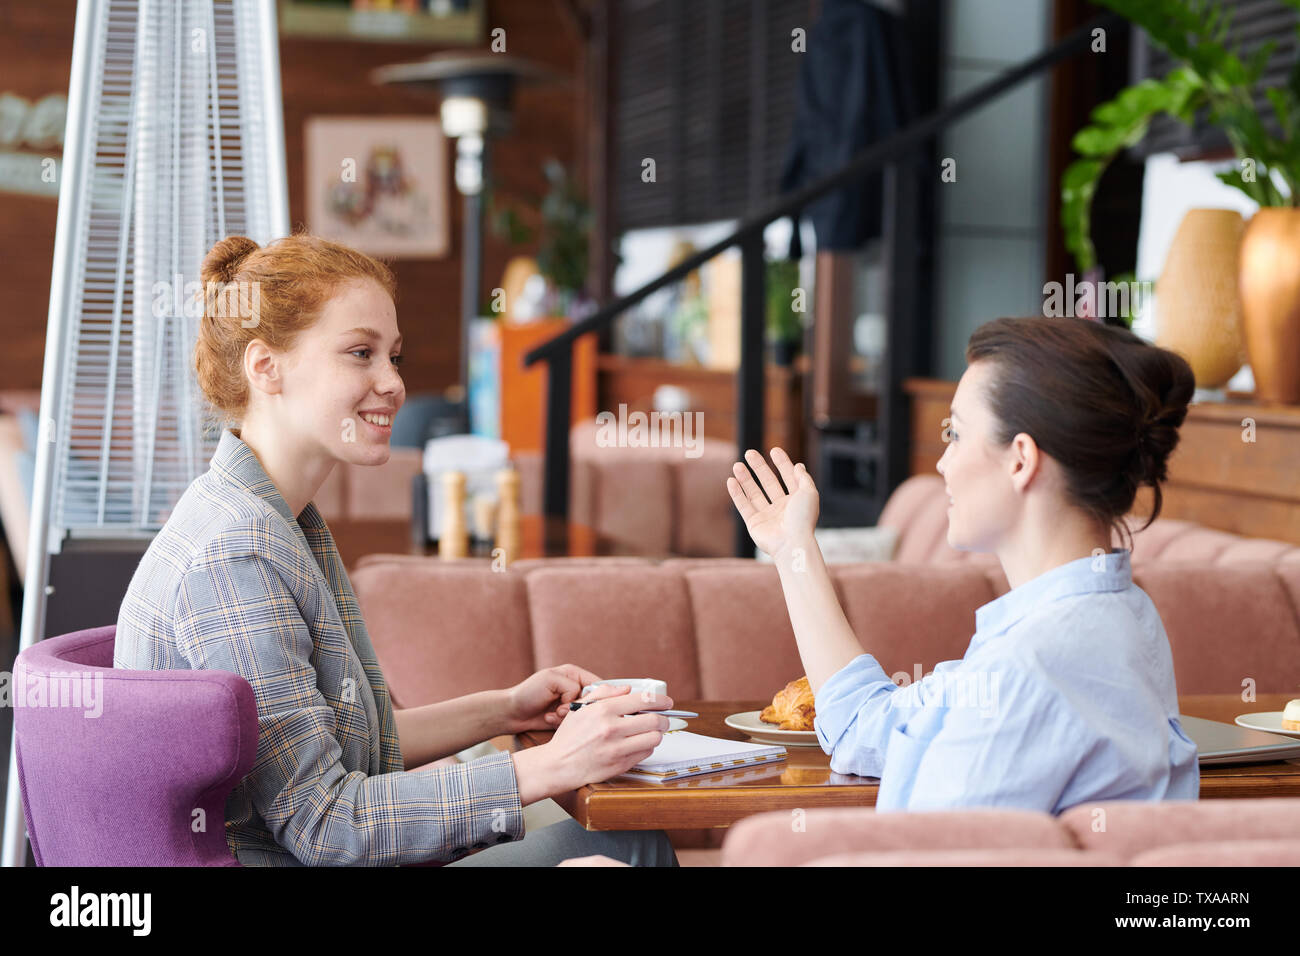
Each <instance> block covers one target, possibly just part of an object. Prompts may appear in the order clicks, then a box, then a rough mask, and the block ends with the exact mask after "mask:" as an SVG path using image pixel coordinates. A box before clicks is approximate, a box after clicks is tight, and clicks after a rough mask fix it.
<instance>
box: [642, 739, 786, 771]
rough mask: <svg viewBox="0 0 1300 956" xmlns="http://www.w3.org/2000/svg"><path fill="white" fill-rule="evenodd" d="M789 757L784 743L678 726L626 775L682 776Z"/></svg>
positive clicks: (753, 764) (750, 765)
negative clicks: (749, 740) (746, 740)
mask: <svg viewBox="0 0 1300 956" xmlns="http://www.w3.org/2000/svg"><path fill="white" fill-rule="evenodd" d="M785 758H786V750H785V748H784V747H779V746H772V745H771V744H750V743H744V742H742V741H739V740H725V739H723V738H721V737H706V736H704V735H703V734H693V733H691V732H690V731H686V730H678V731H674V732H672V733H668V734H664V739H663V740H662V741H661V742H660V744H659V746H658V747H656V748H655V751H654V753H652V754H651V755H650V756H649V757H647V758H646V759H645V760H643V761H641V762H640V763H639V764H637V765H636V766H635V767H633V768H632V769H631V770H628V771H627V772H626V773H625V774H624V775H623V776H627V777H635V778H637V779H639V780H650V781H664V780H679V779H681V778H682V777H692V776H695V775H696V774H701V773H721V772H722V771H724V770H734V769H736V768H737V767H754V766H757V765H759V764H764V763H775V762H776V761H778V760H784V759H785Z"/></svg>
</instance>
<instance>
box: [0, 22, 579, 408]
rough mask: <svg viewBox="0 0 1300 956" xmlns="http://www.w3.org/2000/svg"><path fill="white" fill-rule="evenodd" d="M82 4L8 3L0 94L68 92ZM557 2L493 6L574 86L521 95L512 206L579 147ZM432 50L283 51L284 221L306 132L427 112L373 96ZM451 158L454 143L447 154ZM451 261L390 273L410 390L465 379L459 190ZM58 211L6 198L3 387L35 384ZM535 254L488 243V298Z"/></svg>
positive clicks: (396, 94)
mask: <svg viewBox="0 0 1300 956" xmlns="http://www.w3.org/2000/svg"><path fill="white" fill-rule="evenodd" d="M76 7H77V4H76V0H42V2H41V3H39V4H34V3H31V2H30V0H0V91H4V90H10V91H13V92H15V93H17V94H19V95H22V96H25V97H28V98H29V99H36V98H38V97H40V96H43V95H45V94H46V93H50V92H55V91H61V92H66V91H67V88H68V78H69V74H70V70H71V63H72V39H73V36H72V34H73V27H74V24H75V20H76ZM562 8H563V5H562V4H555V3H541V2H538V0H491V2H490V3H489V4H488V29H489V30H491V29H493V28H495V27H501V28H503V29H504V30H505V31H506V44H507V46H506V50H507V52H508V53H510V54H513V55H517V56H521V57H524V58H526V59H530V60H534V61H536V62H538V63H542V64H545V65H547V66H550V67H552V68H553V69H556V70H559V71H561V72H563V73H564V74H565V75H567V76H569V77H571V78H572V80H571V81H570V82H569V83H568V84H564V85H557V86H552V87H541V88H537V89H531V90H527V89H526V90H523V91H521V93H520V95H519V96H518V98H517V102H516V113H515V127H514V131H513V132H512V133H511V134H509V135H508V136H507V137H506V138H504V139H502V140H501V141H499V142H496V143H494V144H493V155H492V173H493V175H494V177H495V178H496V180H497V182H498V186H499V190H500V192H501V193H502V194H503V195H505V196H511V195H514V196H523V195H528V194H532V195H536V196H540V195H541V194H542V193H543V192H544V191H545V188H546V182H545V178H544V177H543V175H542V170H541V163H542V161H543V160H545V159H546V158H548V157H551V156H554V157H555V158H557V159H559V160H561V161H562V162H565V163H568V164H570V165H571V166H572V164H574V162H575V160H576V159H577V158H578V157H579V156H580V153H581V150H582V149H584V148H585V146H584V145H583V143H582V133H583V130H582V127H581V124H580V119H581V117H582V115H583V114H582V94H583V91H584V84H583V81H582V75H583V74H582V63H581V52H582V51H581V40H580V38H579V35H578V33H577V32H576V31H575V30H574V29H573V26H572V24H571V23H570V22H568V20H567V14H566V13H564V12H563V9H562ZM436 49H437V48H436V47H432V46H428V45H420V44H396V43H394V44H389V43H373V42H353V41H335V40H310V39H302V38H296V37H295V38H287V39H285V40H283V41H282V42H281V44H280V65H281V73H282V86H283V91H284V121H285V146H286V155H287V156H288V172H289V215H290V222H291V224H292V226H294V227H297V226H299V225H300V224H302V223H303V221H304V218H305V213H304V201H303V122H304V120H305V119H306V118H307V117H309V116H314V115H367V116H375V115H432V114H433V111H434V109H435V108H436V101H435V100H434V99H433V98H432V97H431V96H429V95H427V94H418V93H415V92H412V91H408V90H401V89H396V88H387V87H377V86H373V85H372V84H371V83H370V81H369V79H368V74H369V72H370V70H371V69H372V68H373V67H376V66H381V65H383V64H386V63H400V62H404V61H409V60H416V59H420V58H422V57H424V56H427V55H428V54H429V53H432V52H435V50H436ZM449 149H450V147H449ZM450 158H451V157H450V156H449V157H448V159H449V161H448V163H447V168H448V182H447V189H448V190H449V197H450V199H451V200H452V203H451V206H452V222H451V233H452V245H451V255H450V256H448V257H446V258H444V259H430V260H402V261H398V262H396V263H394V271H395V272H396V274H397V280H398V302H397V317H398V322H399V324H400V326H401V330H402V334H403V337H404V339H405V354H406V361H405V364H404V365H403V375H404V378H405V380H406V387H407V390H408V391H409V392H417V391H438V390H441V389H442V388H445V387H446V386H448V385H450V384H452V383H453V382H454V381H455V380H456V376H457V375H458V370H459V363H460V355H459V338H458V335H457V325H458V321H459V320H458V316H459V315H460V255H461V246H460V230H461V203H460V197H459V194H458V193H456V192H455V186H454V184H453V183H452V182H451V167H452V163H451V162H450ZM56 213H57V203H56V202H55V200H53V199H37V198H30V197H26V196H19V195H15V194H12V193H0V287H2V288H4V290H5V309H4V312H3V315H2V317H0V322H2V323H3V324H2V325H0V328H2V329H3V332H4V341H5V348H4V349H2V350H0V382H2V383H4V386H5V387H6V388H39V387H40V382H41V369H42V362H43V356H44V347H45V327H46V321H47V317H48V309H49V288H50V270H51V262H52V258H53V255H54V226H55V216H56ZM531 251H532V250H531V249H530V248H528V247H522V248H511V247H509V246H507V245H506V243H505V242H504V241H503V240H501V239H498V238H496V237H495V236H493V235H492V234H491V233H490V232H488V233H487V234H486V237H485V247H484V260H483V290H484V294H485V295H486V294H487V293H488V292H490V290H491V289H492V288H494V287H495V286H497V285H498V284H499V282H500V277H501V274H502V271H503V269H504V268H505V263H506V261H507V259H508V258H509V257H510V256H512V255H515V254H517V253H519V252H531Z"/></svg>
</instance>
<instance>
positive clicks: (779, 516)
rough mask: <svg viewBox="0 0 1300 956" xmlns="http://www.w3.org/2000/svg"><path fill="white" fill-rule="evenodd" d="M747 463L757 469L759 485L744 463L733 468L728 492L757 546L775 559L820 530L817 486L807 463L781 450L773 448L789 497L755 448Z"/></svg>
mask: <svg viewBox="0 0 1300 956" xmlns="http://www.w3.org/2000/svg"><path fill="white" fill-rule="evenodd" d="M745 461H747V462H749V465H750V467H751V468H753V469H754V474H755V475H757V476H758V483H757V484H755V482H754V479H753V477H752V476H751V475H750V473H749V470H748V469H747V468H746V467H745V466H744V464H742V463H741V462H736V463H735V464H734V465H732V466H731V470H732V473H733V475H734V477H732V478H728V479H727V491H728V492H729V493H730V494H731V500H732V503H734V504H735V506H736V510H737V511H739V512H740V516H741V517H742V518H744V519H745V527H746V528H747V529H748V531H749V536H750V537H751V538H753V539H754V544H756V545H758V547H759V548H761V549H762V550H763V551H764V552H765V553H767V554H768V555H770V556H772V557H773V558H775V557H776V556H777V553H778V552H779V551H780V550H781V549H782V548H784V547H787V546H789V545H791V544H793V543H794V542H797V541H803V540H806V539H807V538H810V537H811V536H812V533H813V529H814V528H815V527H817V509H818V498H817V487H816V485H814V484H813V480H812V478H811V476H809V474H808V470H807V469H806V468H804V466H803V464H802V463H800V464H798V465H795V464H794V463H793V462H791V461H790V456H789V455H787V454H786V453H785V452H784V451H783V450H782V449H780V448H773V449H772V463H773V464H775V465H776V467H777V470H778V471H779V472H780V473H781V478H782V480H783V481H784V482H785V486H786V488H788V489H789V493H788V494H787V493H786V491H785V490H783V489H782V488H781V483H780V482H779V481H777V478H776V474H775V473H774V472H773V471H772V469H771V468H770V467H768V464H767V462H766V461H765V460H764V459H763V456H762V455H761V454H759V453H758V452H757V451H755V450H754V449H752V448H751V449H749V450H748V451H747V452H745ZM760 486H761V487H760ZM765 493H766V494H765Z"/></svg>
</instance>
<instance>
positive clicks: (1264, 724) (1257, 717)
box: [1237, 710, 1300, 737]
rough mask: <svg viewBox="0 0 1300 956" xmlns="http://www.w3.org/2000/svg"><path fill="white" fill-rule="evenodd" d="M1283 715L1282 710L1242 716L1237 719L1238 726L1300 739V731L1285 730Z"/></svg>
mask: <svg viewBox="0 0 1300 956" xmlns="http://www.w3.org/2000/svg"><path fill="white" fill-rule="evenodd" d="M1282 714H1283V711H1280V710H1266V711H1263V712H1262V713H1254V714H1241V715H1240V716H1239V717H1237V724H1238V726H1241V727H1249V728H1250V729H1251V730H1265V731H1268V732H1269V733H1270V734H1284V735H1285V736H1287V737H1300V730H1283V729H1282Z"/></svg>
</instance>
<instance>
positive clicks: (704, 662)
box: [351, 553, 1300, 865]
mask: <svg viewBox="0 0 1300 956" xmlns="http://www.w3.org/2000/svg"><path fill="white" fill-rule="evenodd" d="M831 575H832V579H833V581H834V585H835V588H836V591H837V593H838V595H839V598H840V601H841V603H842V605H843V607H844V609H845V613H846V616H847V617H848V620H849V624H850V625H851V626H852V628H853V630H854V632H855V633H856V635H857V636H858V639H859V640H860V641H861V643H862V646H863V648H864V649H866V650H869V651H870V652H871V653H873V654H875V655H876V657H877V658H878V659H879V660H880V661H881V663H882V665H883V666H884V668H885V670H886V672H888V673H890V674H893V675H895V679H896V680H899V681H900V682H901V681H902V679H903V677H904V675H906V679H909V680H910V679H913V678H914V677H915V675H916V674H917V673H918V672H920V673H926V672H929V671H930V670H932V669H933V668H934V666H935V664H937V663H939V662H940V661H944V660H951V659H955V658H960V657H961V656H962V655H963V654H964V652H965V650H966V646H967V644H968V643H969V640H970V637H971V634H972V632H973V630H974V616H975V610H976V609H977V608H978V607H980V606H981V605H983V604H986V603H988V602H989V601H991V600H993V599H994V598H996V597H998V596H999V595H1001V594H1003V593H1005V592H1006V590H1007V581H1006V578H1005V576H1004V575H1003V573H1002V571H1001V568H1000V567H998V566H996V565H995V566H988V565H986V564H982V563H976V562H948V563H940V564H908V563H902V562H875V563H864V564H844V565H834V566H832V567H831ZM1134 576H1135V579H1136V581H1137V583H1138V585H1139V586H1140V587H1142V588H1143V589H1145V590H1146V591H1147V593H1148V594H1149V595H1150V596H1151V598H1152V600H1153V601H1154V602H1155V604H1156V607H1157V608H1158V609H1159V610H1160V613H1161V617H1162V619H1163V621H1164V623H1165V628H1166V631H1167V632H1168V634H1169V639H1170V644H1171V647H1172V650H1173V658H1174V669H1175V675H1176V679H1177V683H1178V689H1179V692H1180V693H1182V694H1216V693H1239V692H1240V690H1241V686H1242V680H1243V679H1244V678H1246V677H1250V678H1253V679H1254V680H1255V682H1256V685H1257V689H1258V690H1259V692H1261V693H1270V692H1287V691H1291V690H1294V688H1295V687H1296V686H1297V685H1300V616H1298V612H1297V610H1296V609H1297V608H1298V607H1300V561H1295V560H1285V561H1277V562H1267V561H1257V560H1236V558H1235V557H1234V556H1233V554H1231V553H1229V554H1226V555H1225V554H1222V553H1221V554H1219V555H1218V563H1215V562H1214V561H1207V560H1202V561H1199V562H1183V561H1169V560H1161V559H1160V558H1159V557H1158V556H1157V557H1153V558H1152V559H1151V560H1147V561H1142V562H1135V572H1134ZM351 580H352V585H353V588H354V590H355V592H356V594H357V598H358V601H359V603H360V605H361V609H362V612H363V614H364V615H365V619H366V621H367V625H368V628H369V632H370V636H371V639H372V641H373V643H374V646H375V650H376V653H377V654H378V657H379V662H380V665H381V667H382V668H383V671H384V674H385V675H386V676H387V678H388V682H389V688H390V690H391V692H392V695H393V699H394V704H395V706H397V707H412V706H418V705H421V704H426V703H431V702H434V701H438V700H444V699H447V698H449V697H453V696H456V695H459V694H465V693H470V692H472V691H477V690H484V689H488V688H493V687H503V686H507V685H508V684H511V683H515V682H517V681H519V680H522V679H523V678H524V677H526V676H527V675H529V674H530V673H532V672H533V671H534V670H535V669H537V668H539V667H545V666H548V665H553V664H561V663H566V662H573V663H579V664H581V665H583V666H584V667H587V668H590V669H591V670H593V671H595V672H596V673H599V674H603V675H604V674H608V675H616V674H617V675H624V676H654V677H658V678H661V679H663V680H666V681H667V682H668V687H669V692H670V693H671V694H672V695H673V696H674V698H676V699H678V700H687V699H691V698H695V699H700V698H712V699H764V698H767V697H770V696H771V695H772V694H773V693H774V692H775V691H776V690H778V689H780V688H781V687H782V686H784V685H785V683H786V682H787V681H789V680H790V679H792V678H793V677H795V676H797V675H799V674H801V673H803V667H802V664H801V663H800V661H799V655H798V653H797V650H796V646H795V641H794V634H793V632H792V630H791V627H790V621H789V617H788V615H787V613H786V610H785V603H784V600H783V598H782V594H781V588H780V582H779V580H778V577H777V573H776V570H775V569H774V568H773V567H772V566H771V565H764V564H759V563H758V562H755V561H752V560H747V559H734V558H732V559H725V558H723V559H670V560H666V561H662V562H656V561H652V560H649V559H644V558H636V557H621V558H590V559H581V558H569V559H564V558H561V559H549V560H534V561H519V562H516V563H515V564H514V565H512V566H511V568H510V569H508V570H503V571H492V570H491V568H490V565H489V564H488V563H486V562H478V561H464V562H444V561H440V560H439V559H437V558H425V557H414V556H403V555H372V556H370V557H368V558H365V559H363V560H362V561H361V562H359V563H358V564H357V565H356V566H355V567H354V568H353V570H352V573H351ZM1211 802H1212V803H1214V804H1223V805H1228V806H1233V807H1237V808H1239V809H1238V810H1237V811H1236V813H1235V815H1234V814H1233V812H1231V811H1217V810H1214V809H1209V810H1207V811H1206V812H1207V813H1209V814H1211V816H1209V817H1203V818H1202V817H1196V816H1192V817H1184V816H1183V814H1186V813H1189V812H1195V811H1197V810H1198V805H1189V807H1183V808H1175V807H1173V805H1166V806H1155V807H1153V806H1151V805H1146V804H1143V805H1141V806H1137V807H1132V808H1125V807H1119V806H1116V807H1107V813H1108V814H1109V819H1110V820H1111V824H1110V826H1109V829H1108V831H1107V832H1108V833H1109V834H1110V836H1109V837H1107V838H1103V837H1096V836H1094V835H1093V834H1092V832H1091V831H1090V830H1089V829H1088V827H1087V825H1086V824H1087V823H1088V821H1087V820H1084V819H1083V815H1084V811H1082V810H1080V811H1079V812H1078V813H1076V814H1075V816H1069V815H1068V814H1067V815H1063V816H1062V818H1061V819H1060V820H1053V819H1052V818H1051V817H1050V816H1046V815H1035V814H1013V815H1011V816H1006V815H1003V816H974V817H970V818H966V817H965V816H964V815H962V814H957V815H955V816H953V817H952V818H951V819H948V818H944V817H934V816H930V817H929V819H928V820H927V821H923V822H918V823H915V824H911V823H907V822H906V821H905V820H903V819H901V818H904V817H906V816H908V815H892V819H886V818H889V817H891V815H888V814H884V815H881V817H880V818H879V819H878V820H877V818H876V816H875V814H874V812H873V811H871V810H859V811H834V812H833V813H836V814H843V817H842V819H841V817H838V816H833V815H832V816H827V817H825V819H824V820H823V819H822V818H821V817H820V815H819V814H812V813H810V814H809V816H808V822H807V832H804V833H798V834H797V836H798V837H800V838H805V837H807V836H808V834H809V833H813V832H818V833H821V832H826V833H831V832H833V831H834V830H835V828H836V827H841V826H842V827H844V828H846V829H844V831H843V833H844V834H845V835H844V836H843V838H834V839H832V838H831V837H829V836H828V837H827V841H828V842H827V843H825V844H824V845H823V844H816V841H814V840H811V839H809V840H806V841H795V842H794V843H790V842H788V841H786V840H785V838H788V837H789V836H790V834H791V825H790V824H791V821H790V816H789V814H788V813H777V814H764V815H760V816H759V817H756V818H753V821H742V824H741V825H738V826H737V827H735V828H733V830H732V831H730V835H729V836H727V834H725V833H721V832H719V833H715V834H713V835H711V837H710V840H708V841H706V842H705V845H706V846H707V845H709V843H710V842H711V843H712V844H713V845H714V846H716V845H717V843H718V841H719V840H720V839H721V838H722V837H723V836H726V837H727V842H726V844H725V847H726V851H725V855H724V859H725V861H726V862H728V863H732V864H737V865H747V864H756V863H765V862H775V861H778V860H779V862H782V863H794V862H809V861H812V860H814V859H821V858H823V857H825V856H827V855H829V854H830V853H831V851H832V850H833V851H834V852H835V853H836V854H840V855H842V854H843V853H846V852H847V853H851V854H854V855H853V856H852V858H841V859H838V860H835V861H833V862H838V863H850V862H852V863H861V864H865V865H890V864H897V863H902V862H911V863H925V864H932V865H944V864H957V863H968V864H979V865H988V864H993V863H1004V864H1012V865H1030V864H1035V865H1039V864H1041V865H1066V864H1068V865H1118V864H1121V863H1130V862H1131V863H1135V864H1150V863H1153V862H1157V863H1158V862H1161V861H1164V862H1166V863H1170V865H1174V864H1176V865H1214V864H1216V863H1225V864H1235V863H1236V862H1240V861H1246V860H1249V861H1251V862H1253V863H1256V864H1266V863H1267V862H1268V861H1272V860H1281V859H1287V860H1292V862H1295V861H1294V860H1293V859H1292V858H1291V857H1290V856H1287V854H1289V853H1292V852H1294V851H1295V850H1296V849H1297V847H1300V830H1297V829H1295V827H1291V828H1290V829H1288V828H1287V827H1286V826H1283V827H1281V828H1277V829H1268V828H1269V827H1272V825H1273V823H1274V822H1277V821H1278V820H1280V819H1281V818H1282V817H1286V816H1287V814H1290V817H1289V819H1291V820H1294V821H1300V812H1297V811H1300V800H1292V801H1283V802H1284V803H1288V804H1289V807H1287V808H1283V809H1282V810H1279V811H1277V812H1274V811H1271V810H1268V811H1267V814H1271V815H1267V816H1266V817H1260V818H1259V819H1260V820H1261V821H1262V822H1261V823H1260V824H1259V827H1258V828H1256V827H1255V825H1254V824H1253V823H1251V824H1249V825H1245V824H1243V825H1242V826H1237V825H1236V824H1235V823H1234V822H1233V821H1237V820H1254V819H1255V816H1253V815H1255V814H1260V813H1265V812H1266V810H1265V809H1261V807H1263V808H1267V807H1271V806H1272V804H1271V803H1270V802H1269V801H1261V800H1254V799H1252V800H1249V801H1245V800H1220V801H1207V805H1208V804H1209V803H1211ZM1279 805H1280V804H1279ZM1167 807H1168V808H1167ZM971 812H972V813H981V812H982V811H971ZM827 813H832V811H827ZM1215 813H1227V814H1228V815H1227V816H1219V817H1215V816H1212V815H1213V814H1215ZM1142 814H1167V816H1149V817H1141V815H1142ZM1134 815H1137V816H1134ZM1139 818H1140V819H1139ZM1134 820H1136V821H1137V822H1132V823H1131V825H1130V821H1134ZM1216 820H1217V821H1218V823H1217V824H1216V826H1217V829H1216V828H1215V827H1212V826H1209V825H1208V823H1207V822H1206V821H1216ZM945 821H946V822H945ZM823 822H825V823H826V827H825V829H824V830H823V829H820V828H821V827H822V824H823ZM1076 823H1077V825H1076ZM939 824H941V825H942V826H943V827H946V828H947V829H946V830H942V829H941V830H935V831H931V830H929V829H927V828H929V827H933V826H936V825H939ZM1297 825H1300V823H1298V824H1297ZM879 827H883V828H885V829H876V828H879ZM890 828H896V829H890ZM949 831H953V832H960V833H963V834H965V836H964V837H963V838H962V839H960V840H958V839H955V838H952V837H951V835H950V834H949V835H948V836H944V837H927V836H925V834H926V833H949ZM1148 832H1149V833H1150V834H1154V835H1155V836H1156V837H1158V838H1159V839H1156V840H1155V841H1154V842H1151V843H1149V844H1144V843H1142V840H1143V839H1146V837H1144V836H1142V834H1144V833H1148ZM1126 834H1127V835H1128V836H1127V837H1125V838H1124V839H1121V837H1122V836H1124V835H1126ZM1189 834H1190V835H1189ZM1216 834H1217V835H1218V836H1215V835H1216ZM1220 837H1221V839H1220ZM1283 839H1285V840H1292V841H1294V844H1283V843H1280V842H1278V841H1280V840H1283ZM1243 840H1264V841H1265V842H1264V843H1256V844H1249V845H1248V844H1244V843H1242V842H1241V841H1243ZM674 841H675V842H676V843H677V844H678V846H679V855H680V856H681V857H682V859H683V860H688V859H689V860H690V862H697V863H713V862H716V860H717V856H718V852H719V851H717V850H716V849H715V850H700V849H683V848H684V847H692V846H696V847H698V846H699V845H700V844H699V841H698V840H697V839H693V838H692V837H686V836H683V839H682V840H681V841H678V839H677V835H674ZM1126 841H1127V842H1126ZM1192 841H1194V842H1195V843H1196V845H1195V846H1186V847H1185V846H1182V845H1181V844H1182V843H1187V842H1192ZM1223 841H1228V842H1230V843H1231V844H1232V845H1230V846H1228V845H1224V846H1219V845H1218V844H1219V843H1220V842H1223ZM733 843H734V846H733ZM791 846H794V847H798V848H800V849H799V850H798V852H797V853H795V854H794V855H793V856H789V857H787V856H785V855H783V854H785V853H786V850H787V849H789V847H791ZM868 848H870V850H869V851H868ZM814 849H815V850H816V851H817V852H816V853H815V855H809V854H810V853H811V852H812V851H813V850H814ZM895 850H896V851H897V852H893V851H895ZM823 851H824V852H823ZM891 852H893V855H890V853H891ZM863 853H866V854H867V856H860V854H863ZM1184 861H1188V862H1184ZM1191 861H1203V862H1200V863H1195V864H1193V862H1191Z"/></svg>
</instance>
